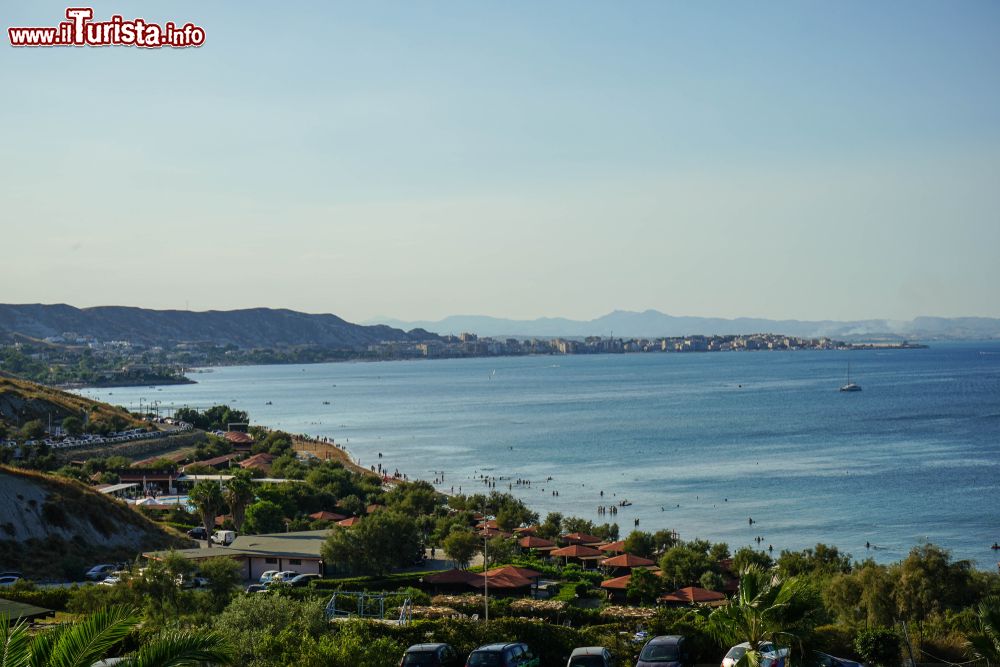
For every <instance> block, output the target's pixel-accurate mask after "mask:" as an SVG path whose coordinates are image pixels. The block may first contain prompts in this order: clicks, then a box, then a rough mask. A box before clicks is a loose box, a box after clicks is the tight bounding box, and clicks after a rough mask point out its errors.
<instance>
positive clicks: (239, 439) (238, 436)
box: [223, 431, 253, 445]
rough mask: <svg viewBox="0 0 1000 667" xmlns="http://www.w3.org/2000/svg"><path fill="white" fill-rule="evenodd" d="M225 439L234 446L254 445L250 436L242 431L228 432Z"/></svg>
mask: <svg viewBox="0 0 1000 667" xmlns="http://www.w3.org/2000/svg"><path fill="white" fill-rule="evenodd" d="M223 437H225V439H226V440H228V441H229V442H232V443H234V444H240V445H249V444H252V443H253V438H251V437H250V434H249V433H244V432H242V431H226V432H225V434H224V435H223Z"/></svg>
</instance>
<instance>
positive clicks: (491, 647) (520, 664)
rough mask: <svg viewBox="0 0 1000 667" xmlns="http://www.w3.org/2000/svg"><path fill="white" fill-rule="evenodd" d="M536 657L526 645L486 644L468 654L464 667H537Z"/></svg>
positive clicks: (515, 643) (514, 643)
mask: <svg viewBox="0 0 1000 667" xmlns="http://www.w3.org/2000/svg"><path fill="white" fill-rule="evenodd" d="M538 665H539V661H538V656H536V655H534V654H533V653H532V652H531V649H530V648H528V645H527V644H522V643H520V642H513V643H510V644H487V645H485V646H480V647H479V648H477V649H476V650H475V651H473V652H472V653H470V654H469V659H468V660H466V661H465V667H538Z"/></svg>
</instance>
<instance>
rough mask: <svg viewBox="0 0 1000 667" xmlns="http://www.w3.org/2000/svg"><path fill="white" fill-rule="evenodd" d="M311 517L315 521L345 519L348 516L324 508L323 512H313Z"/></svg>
mask: <svg viewBox="0 0 1000 667" xmlns="http://www.w3.org/2000/svg"><path fill="white" fill-rule="evenodd" d="M309 518H310V519H312V520H314V521H343V520H344V519H346V518H347V517H346V516H344V515H343V514H337V513H336V512H327V511H326V510H323V511H322V512H313V513H312V514H310V515H309Z"/></svg>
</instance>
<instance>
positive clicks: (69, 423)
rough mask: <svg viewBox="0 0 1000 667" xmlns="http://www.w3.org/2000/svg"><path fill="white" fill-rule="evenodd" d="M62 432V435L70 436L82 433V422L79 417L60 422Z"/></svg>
mask: <svg viewBox="0 0 1000 667" xmlns="http://www.w3.org/2000/svg"><path fill="white" fill-rule="evenodd" d="M62 430H63V433H67V434H69V435H72V436H77V435H80V434H81V433H83V422H82V421H80V418H79V417H66V419H63V420H62Z"/></svg>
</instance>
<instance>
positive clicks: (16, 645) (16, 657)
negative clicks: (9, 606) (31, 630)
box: [0, 615, 31, 667]
mask: <svg viewBox="0 0 1000 667" xmlns="http://www.w3.org/2000/svg"><path fill="white" fill-rule="evenodd" d="M30 657H31V637H30V636H29V635H28V628H27V626H26V625H25V624H24V623H23V622H21V623H17V624H15V625H14V626H11V624H10V618H8V617H7V616H6V615H4V616H0V667H28V660H29V659H30Z"/></svg>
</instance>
